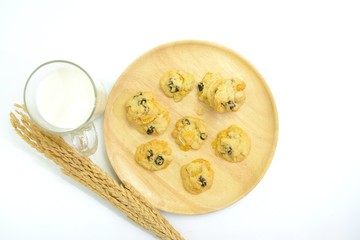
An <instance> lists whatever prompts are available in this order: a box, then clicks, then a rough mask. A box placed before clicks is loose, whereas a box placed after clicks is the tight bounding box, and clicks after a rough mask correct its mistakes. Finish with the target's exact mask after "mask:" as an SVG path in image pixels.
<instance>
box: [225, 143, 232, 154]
mask: <svg viewBox="0 0 360 240" xmlns="http://www.w3.org/2000/svg"><path fill="white" fill-rule="evenodd" d="M225 151H226V153H227V154H229V155H231V154H232V152H233V149H232V147H231V146H229V145H226V146H225Z"/></svg>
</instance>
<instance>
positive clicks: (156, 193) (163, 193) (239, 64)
mask: <svg viewBox="0 0 360 240" xmlns="http://www.w3.org/2000/svg"><path fill="white" fill-rule="evenodd" d="M170 69H181V70H183V71H188V72H191V73H193V74H194V76H195V79H196V82H199V81H200V80H201V79H202V77H203V76H204V74H205V73H206V72H208V71H210V72H213V73H216V72H220V73H221V74H222V75H223V76H224V77H227V78H230V77H238V78H241V79H243V80H244V81H245V82H246V85H247V88H246V94H247V99H246V102H245V103H244V105H243V106H242V107H241V108H240V109H239V110H238V111H237V112H235V113H217V112H215V111H214V110H212V109H210V108H209V107H207V106H206V105H205V104H204V103H202V102H200V101H199V100H198V98H197V87H196V86H195V88H194V90H193V91H192V92H191V93H190V94H189V95H188V96H187V97H185V98H184V99H183V101H181V102H179V103H175V102H174V101H173V99H170V98H167V97H166V96H165V95H164V94H163V92H162V91H161V88H160V85H159V81H160V78H161V76H162V75H163V74H164V73H165V72H166V71H168V70H170ZM137 91H150V92H152V93H153V94H154V95H155V96H156V99H157V100H158V101H159V102H160V103H161V104H162V105H163V106H165V107H166V108H167V109H168V111H169V112H170V117H171V122H170V126H169V128H168V129H167V130H166V132H165V133H164V134H162V135H160V136H158V137H154V136H147V135H143V134H140V133H139V132H138V131H137V130H136V129H135V128H134V127H133V126H132V125H131V124H130V123H129V122H128V121H127V119H126V112H125V103H126V101H127V100H128V98H129V97H130V96H131V95H133V94H135V93H136V92H137ZM115 102H117V104H119V103H120V106H124V107H121V108H115V107H114V103H115ZM199 108H204V109H205V112H204V114H203V115H201V116H199V115H197V110H198V109H199ZM114 112H117V114H116V116H115V114H114ZM119 114H120V115H121V117H117V116H118V115H119ZM185 115H190V116H194V117H198V118H201V119H203V120H205V123H206V124H207V128H208V139H207V140H206V142H205V144H204V145H203V146H202V147H201V149H199V150H190V151H188V152H183V151H181V150H180V149H179V147H178V146H177V145H176V144H175V142H174V139H173V138H172V137H171V132H172V130H173V129H174V126H175V122H176V121H177V120H178V119H179V118H181V117H182V116H185ZM231 124H237V125H238V126H240V127H242V128H243V129H244V130H246V131H247V132H248V134H249V136H250V138H251V140H252V149H251V152H250V154H249V156H248V158H247V159H246V160H244V161H243V162H240V163H229V162H227V161H225V160H222V159H220V158H218V157H216V156H215V154H214V150H213V149H212V148H211V142H212V141H213V140H214V139H215V138H216V135H217V133H218V132H219V131H220V130H222V129H225V128H227V127H228V126H229V125H231ZM277 136H278V119H277V112H276V106H275V103H274V100H273V97H272V95H271V92H270V90H269V88H268V87H267V85H266V83H265V81H264V79H263V78H262V77H261V75H260V74H259V73H258V72H257V71H256V70H255V69H254V68H253V67H252V66H251V65H250V64H249V63H248V62H247V61H246V60H245V59H244V58H242V57H241V56H239V55H238V54H237V53H235V52H233V51H232V50H230V49H227V48H225V47H222V46H219V45H216V44H213V43H208V42H200V41H179V42H173V43H169V44H165V45H162V46H159V47H156V48H154V49H152V50H150V51H149V52H147V53H145V54H144V55H142V56H141V57H139V58H138V59H137V60H135V61H134V62H133V63H132V64H131V65H130V66H129V67H128V68H127V69H126V70H125V71H124V72H123V74H122V75H121V76H120V77H119V79H118V80H117V82H116V83H115V85H114V87H113V89H112V91H111V93H110V95H109V99H108V103H107V107H106V111H105V120H104V137H105V145H106V150H107V153H108V157H109V159H110V161H111V164H112V166H113V168H114V170H115V172H116V173H117V175H118V176H119V178H120V179H121V180H123V181H127V182H129V183H131V184H132V185H133V186H134V187H135V188H136V189H137V190H139V191H140V192H141V193H142V194H143V195H144V196H145V197H146V198H147V199H148V200H149V201H150V202H151V203H152V204H154V205H155V206H156V207H157V208H159V209H161V210H164V211H168V212H173V213H179V214H201V213H208V212H212V211H216V210H219V209H222V208H224V207H227V206H229V205H231V204H233V203H234V202H236V201H238V200H240V199H241V198H242V197H244V196H245V195H246V194H247V193H248V192H250V191H251V190H252V189H253V188H254V187H255V186H256V184H257V183H258V182H259V181H260V180H261V178H262V177H263V176H264V174H265V172H266V170H267V169H268V167H269V165H270V163H271V160H272V158H273V155H274V152H275V148H276V143H277ZM154 138H157V139H161V140H166V141H167V142H168V143H169V144H170V147H171V148H172V150H173V157H174V160H173V161H172V163H171V164H170V165H169V167H168V168H166V169H164V170H160V171H157V172H150V171H147V170H145V169H143V168H142V167H140V166H139V165H137V163H136V162H135V161H134V153H135V150H136V147H137V146H138V145H140V144H142V143H145V142H147V141H149V140H151V139H154ZM196 158H205V159H207V160H209V161H210V162H211V165H212V167H213V169H214V171H215V178H214V183H213V186H212V188H211V189H210V190H208V191H206V192H204V193H201V194H199V195H192V194H190V193H188V192H186V191H185V189H184V188H183V185H182V181H181V178H180V167H181V166H182V165H183V164H186V163H188V162H190V161H192V160H194V159H196Z"/></svg>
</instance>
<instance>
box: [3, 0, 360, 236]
mask: <svg viewBox="0 0 360 240" xmlns="http://www.w3.org/2000/svg"><path fill="white" fill-rule="evenodd" d="M359 34H360V7H359V6H358V5H357V4H356V1H346V0H342V1H305V0H302V1H263V2H260V1H248V2H247V3H245V2H244V1H226V0H222V1H210V0H208V1H195V0H193V1H187V0H183V1H158V0H151V1H137V0H132V1H113V2H110V1H105V0H102V1H97V2H94V1H67V0H61V1H39V0H32V1H16V0H1V1H0V82H1V85H0V99H1V101H0V106H1V107H0V111H1V112H0V114H1V117H0V119H1V120H0V128H1V130H0V135H1V137H0V149H1V155H2V157H1V160H0V163H1V165H0V169H1V170H0V239H2V240H8V239H38V240H43V239H44V240H45V239H53V240H57V239H69V240H73V239H88V240H92V239H107V240H111V239H155V237H154V236H153V235H151V234H149V233H148V232H146V231H144V230H142V229H141V228H140V227H138V226H137V225H136V224H134V223H132V222H131V221H130V220H128V219H127V218H126V217H125V216H124V215H123V214H122V213H120V212H119V211H118V210H116V209H115V208H113V207H112V206H111V205H110V204H108V203H107V202H106V201H105V200H103V199H102V198H100V197H98V196H97V195H96V194H94V193H92V192H91V191H89V190H88V189H86V188H85V187H83V186H81V185H80V184H78V183H77V182H75V181H73V180H72V179H70V178H68V177H66V176H64V175H62V173H61V172H60V171H59V168H58V166H56V165H55V164H53V163H52V162H51V161H48V160H47V159H45V158H44V157H42V156H41V155H40V154H38V153H37V152H36V151H35V150H34V149H32V148H30V147H29V146H28V145H27V144H25V143H24V142H23V141H22V140H21V139H20V138H19V137H18V136H17V135H16V134H15V132H14V131H13V129H12V127H11V125H10V122H9V115H8V114H9V112H10V111H11V110H12V109H13V107H12V105H13V104H14V103H22V90H23V86H24V84H25V81H26V79H27V77H28V76H29V74H30V73H31V71H32V70H33V69H34V68H35V67H37V66H38V65H40V64H41V63H43V62H46V61H49V60H53V59H66V60H70V61H73V62H75V63H77V64H79V65H80V66H82V67H84V68H85V69H86V70H87V71H88V72H89V73H90V74H91V75H92V76H93V77H94V78H97V79H99V80H101V81H102V82H103V83H104V85H105V86H106V89H107V90H108V91H110V90H111V87H112V85H113V84H114V82H115V81H116V79H117V78H118V77H119V75H120V74H121V73H122V71H123V70H124V69H125V68H126V67H127V66H128V65H129V64H130V63H131V62H132V61H133V60H134V59H136V58H137V57H138V56H140V55H141V54H142V53H144V52H145V51H147V50H149V49H151V48H153V47H155V46H157V45H159V44H163V43H166V42H171V41H176V40H183V39H197V40H206V41H211V42H216V43H219V44H221V45H224V46H226V47H229V48H232V49H233V50H235V51H237V52H238V53H240V54H241V55H242V56H244V57H245V58H247V59H248V60H249V61H250V62H251V63H252V64H253V65H254V66H255V67H256V68H257V69H258V70H259V71H260V73H261V74H262V75H263V76H264V77H265V79H266V81H267V83H268V85H269V87H270V88H271V90H272V93H273V95H274V98H275V101H276V104H277V108H278V113H279V126H280V132H279V141H278V147H277V150H276V154H275V156H274V159H273V162H272V164H271V166H270V168H269V170H268V172H267V173H266V175H265V177H264V178H263V179H262V181H261V182H260V183H259V185H258V186H257V187H256V188H255V189H254V190H253V191H252V192H251V193H250V194H248V195H247V196H246V197H245V198H243V199H242V200H241V201H239V202H237V203H235V204H234V205H232V206H230V207H228V208H226V209H224V210H221V211H218V212H215V213H210V214H205V215H199V216H183V215H175V214H169V213H164V215H165V216H166V217H167V218H168V220H169V221H170V222H171V223H172V224H173V226H174V227H175V228H176V229H177V230H178V231H179V232H180V233H181V234H182V235H183V236H184V237H185V238H186V239H360V230H359V229H360V228H359V227H360V154H359V146H360V127H359V124H360V117H359V111H360V107H359V104H360V94H359V93H360V85H359V82H360V36H359ZM102 121H103V120H102V119H98V120H97V121H96V124H97V125H98V127H99V128H100V141H101V144H100V149H99V151H98V152H97V153H96V154H95V155H94V156H93V157H92V159H93V160H94V161H95V162H96V163H97V164H99V165H100V166H101V167H102V168H103V169H105V170H106V171H107V172H108V173H109V174H111V175H112V176H114V177H116V176H115V174H114V172H113V171H112V170H111V166H110V164H109V161H108V159H107V157H106V153H105V150H104V145H103V138H102V130H101V126H102Z"/></svg>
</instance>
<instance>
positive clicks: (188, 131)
mask: <svg viewBox="0 0 360 240" xmlns="http://www.w3.org/2000/svg"><path fill="white" fill-rule="evenodd" d="M171 136H172V137H173V138H175V142H176V143H177V144H178V145H179V147H180V149H181V150H183V151H188V150H190V149H199V148H200V147H201V145H202V144H203V143H204V141H205V140H206V138H207V132H206V127H205V123H204V121H203V120H201V119H198V118H194V117H189V116H186V117H183V118H181V119H179V120H178V121H177V122H176V125H175V129H174V131H173V132H172V134H171Z"/></svg>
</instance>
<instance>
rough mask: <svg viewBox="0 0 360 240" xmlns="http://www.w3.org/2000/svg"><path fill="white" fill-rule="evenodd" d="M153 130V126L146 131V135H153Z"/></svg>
mask: <svg viewBox="0 0 360 240" xmlns="http://www.w3.org/2000/svg"><path fill="white" fill-rule="evenodd" d="M154 129H155V127H154V126H150V127H149V128H148V129H147V130H146V134H147V135H151V134H153V133H154Z"/></svg>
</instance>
